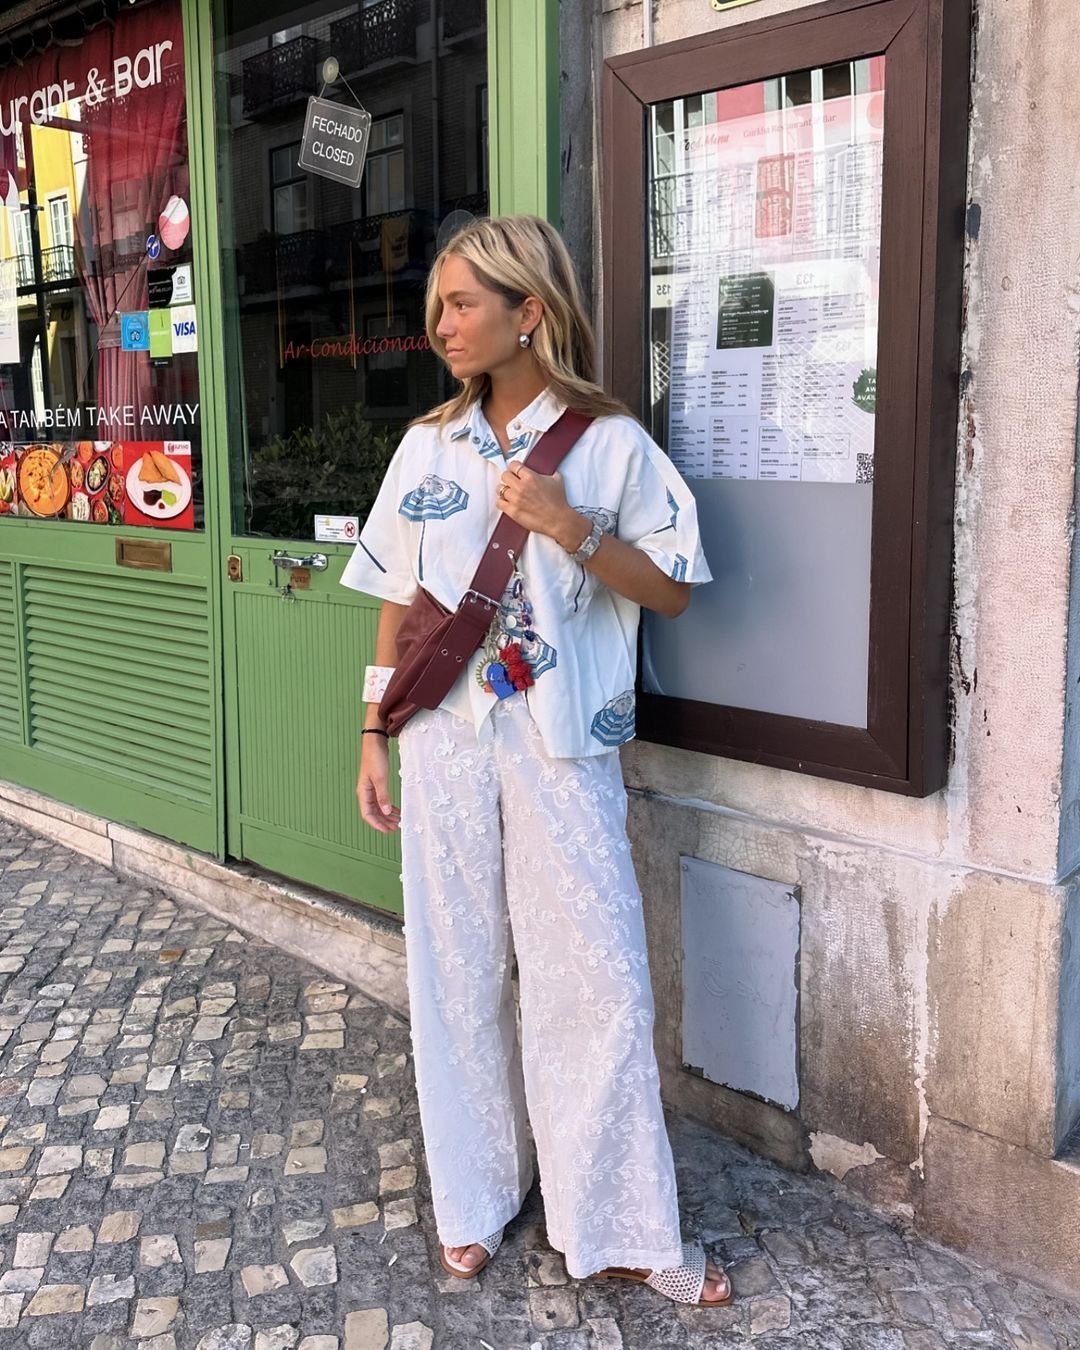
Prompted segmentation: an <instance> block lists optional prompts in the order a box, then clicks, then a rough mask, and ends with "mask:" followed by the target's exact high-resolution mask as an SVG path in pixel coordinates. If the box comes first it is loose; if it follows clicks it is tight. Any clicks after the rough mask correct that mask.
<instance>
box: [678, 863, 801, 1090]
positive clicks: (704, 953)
mask: <svg viewBox="0 0 1080 1350" xmlns="http://www.w3.org/2000/svg"><path fill="white" fill-rule="evenodd" d="M680 869H681V878H680V887H681V898H682V936H683V1016H682V1059H683V1064H684V1066H685V1067H686V1068H687V1069H689V1070H691V1071H692V1072H695V1073H700V1074H701V1075H702V1076H703V1077H705V1078H707V1079H708V1080H709V1081H710V1082H713V1083H719V1084H722V1085H723V1086H724V1087H729V1088H733V1089H734V1090H735V1091H737V1092H749V1093H752V1094H753V1095H754V1096H756V1097H761V1098H763V1099H764V1100H766V1101H770V1102H775V1103H776V1104H777V1105H778V1106H782V1107H784V1108H786V1109H787V1110H794V1109H795V1107H797V1106H798V1104H799V1074H798V1062H799V1061H798V1008H799V988H798V969H799V933H800V919H801V912H800V907H799V900H798V893H797V888H795V887H793V886H790V885H787V884H785V883H783V882H778V881H768V880H766V879H765V878H763V877H755V876H751V875H750V874H749V873H746V872H737V871H735V870H734V869H733V868H730V867H724V866H722V865H720V864H719V863H710V862H703V861H702V860H701V859H700V858H685V857H684V858H681V859H680Z"/></svg>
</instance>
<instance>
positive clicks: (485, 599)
mask: <svg viewBox="0 0 1080 1350" xmlns="http://www.w3.org/2000/svg"><path fill="white" fill-rule="evenodd" d="M470 595H471V596H473V597H474V598H475V599H476V600H478V601H479V602H480V603H481V604H484V605H487V606H488V607H489V608H490V609H492V610H496V609H498V608H499V602H498V600H492V598H491V596H490V595H485V594H484V593H483V591H477V590H474V589H473V587H472V586H470V587H469V589H468V590H467V591H466V592H465V594H464V595H463V596H462V597H461V603H462V604H465V602H466V601H467V600H468V598H469V596H470Z"/></svg>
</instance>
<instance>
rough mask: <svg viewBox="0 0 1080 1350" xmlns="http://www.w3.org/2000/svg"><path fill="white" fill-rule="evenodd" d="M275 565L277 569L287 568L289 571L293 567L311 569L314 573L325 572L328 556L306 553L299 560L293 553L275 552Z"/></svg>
mask: <svg viewBox="0 0 1080 1350" xmlns="http://www.w3.org/2000/svg"><path fill="white" fill-rule="evenodd" d="M273 563H274V566H275V567H287V568H289V569H292V568H293V567H310V568H311V570H312V571H313V572H325V571H326V554H325V553H305V554H302V555H301V556H300V557H299V558H297V557H294V556H293V554H291V553H278V552H275V553H274V555H273Z"/></svg>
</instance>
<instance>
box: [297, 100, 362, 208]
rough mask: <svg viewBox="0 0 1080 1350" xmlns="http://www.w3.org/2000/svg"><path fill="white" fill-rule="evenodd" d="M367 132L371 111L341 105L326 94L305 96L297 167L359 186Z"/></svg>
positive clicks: (351, 185)
mask: <svg viewBox="0 0 1080 1350" xmlns="http://www.w3.org/2000/svg"><path fill="white" fill-rule="evenodd" d="M370 135H371V114H370V113H369V112H365V110H364V109H363V108H349V107H345V106H344V105H342V104H340V103H331V102H330V100H329V99H328V98H309V99H308V106H307V118H306V120H305V122H304V139H303V140H302V141H301V142H300V167H301V168H302V169H307V171H308V173H317V174H321V175H322V176H323V177H324V178H332V179H334V181H335V182H337V183H347V184H348V185H349V187H354V188H355V187H359V186H360V177H361V175H362V174H363V172H364V157H365V156H366V155H367V148H368V137H369V136H370Z"/></svg>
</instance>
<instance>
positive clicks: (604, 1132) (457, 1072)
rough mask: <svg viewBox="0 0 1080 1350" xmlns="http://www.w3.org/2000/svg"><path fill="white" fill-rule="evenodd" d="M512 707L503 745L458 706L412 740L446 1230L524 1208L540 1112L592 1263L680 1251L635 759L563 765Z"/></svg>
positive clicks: (429, 1051)
mask: <svg viewBox="0 0 1080 1350" xmlns="http://www.w3.org/2000/svg"><path fill="white" fill-rule="evenodd" d="M492 718H493V730H494V734H493V736H492V738H491V740H490V741H488V742H486V743H485V744H484V745H483V746H481V745H479V744H478V743H477V739H476V733H475V731H474V729H473V727H472V726H471V725H470V724H469V723H466V722H464V721H462V720H461V719H460V718H458V717H455V716H454V715H453V714H451V713H448V712H446V711H441V710H440V711H436V712H433V713H420V714H418V715H417V716H416V717H415V718H414V719H413V720H412V721H411V722H410V723H409V725H408V726H407V727H406V728H405V730H404V732H403V734H402V737H401V765H402V768H401V781H402V836H401V845H402V876H403V879H404V885H405V933H406V951H407V958H408V977H409V997H410V1003H411V1009H412V1034H413V1046H414V1053H415V1060H416V1077H417V1088H418V1093H419V1098H420V1112H421V1120H422V1123H423V1128H424V1143H425V1149H426V1153H427V1161H428V1169H429V1172H430V1174H431V1184H432V1196H433V1200H434V1205H435V1216H436V1221H437V1225H438V1233H439V1239H440V1241H442V1242H444V1243H446V1244H447V1245H449V1246H459V1245H464V1244H466V1243H471V1242H475V1241H477V1240H478V1239H479V1238H481V1237H483V1236H485V1235H486V1234H488V1233H491V1232H494V1231H495V1230H496V1229H497V1228H499V1227H500V1226H501V1225H502V1224H504V1223H507V1222H508V1221H509V1220H510V1219H511V1218H513V1216H514V1215H515V1214H516V1213H517V1212H518V1210H519V1209H520V1207H521V1203H522V1201H523V1200H524V1197H525V1194H526V1192H527V1190H528V1187H529V1185H530V1183H531V1178H532V1168H531V1150H530V1148H529V1143H528V1135H527V1130H526V1121H527V1119H528V1121H529V1122H530V1123H531V1126H532V1133H533V1136H534V1139H535V1145H536V1155H537V1161H538V1163H539V1169H540V1180H541V1187H542V1190H543V1196H544V1206H545V1211H546V1216H547V1230H548V1240H549V1241H550V1243H551V1245H552V1246H553V1247H555V1248H556V1249H557V1250H560V1251H563V1252H564V1253H565V1255H566V1264H567V1269H568V1271H569V1272H570V1274H571V1275H572V1276H573V1277H575V1278H580V1277H583V1276H585V1275H588V1274H591V1273H592V1272H593V1271H596V1270H599V1269H601V1268H602V1267H604V1266H608V1265H622V1266H633V1267H640V1268H648V1269H663V1268H665V1267H670V1266H673V1265H678V1264H679V1263H680V1262H681V1260H682V1243H681V1239H680V1233H679V1216H678V1204H677V1198H676V1189H675V1173H674V1166H673V1162H672V1157H671V1147H670V1145H669V1143H668V1137H667V1131H666V1129H665V1126H664V1117H663V1111H662V1108H661V1104H660V1082H659V1075H658V1072H657V1067H656V1058H655V1053H654V1050H653V1042H652V1034H653V1020H654V1009H653V997H652V989H651V985H650V983H649V970H648V958H647V954H646V949H645V929H644V919H643V915H642V904H641V893H640V890H639V889H638V885H637V880H636V878H635V876H634V869H633V864H632V861H631V857H630V846H629V842H628V840H627V837H626V792H625V789H624V787H623V782H622V772H621V767H620V763H619V758H618V755H617V754H615V753H612V754H610V755H601V756H594V757H589V758H586V759H549V758H548V757H547V756H546V755H545V754H544V751H543V747H542V742H541V740H540V734H539V732H538V731H537V729H536V726H535V724H534V723H533V720H532V717H531V714H530V712H529V707H528V702H527V699H525V698H512V699H507V700H505V701H504V702H501V703H500V704H499V705H498V706H497V707H496V708H495V709H494V710H493V712H492ZM512 949H516V952H517V958H518V968H519V975H520V985H521V1025H522V1041H521V1048H520V1050H519V1047H518V1042H517V1037H516V1034H515V1016H514V1004H513V999H512V991H511V985H510V970H511V958H512ZM526 1102H527V1110H526Z"/></svg>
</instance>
